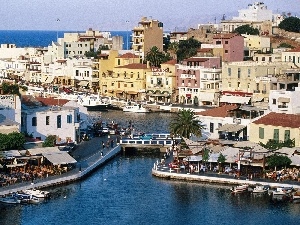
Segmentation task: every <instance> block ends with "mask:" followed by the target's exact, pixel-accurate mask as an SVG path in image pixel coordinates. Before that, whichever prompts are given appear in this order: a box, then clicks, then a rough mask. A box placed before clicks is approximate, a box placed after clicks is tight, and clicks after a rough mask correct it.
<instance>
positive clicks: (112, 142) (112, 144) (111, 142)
mask: <svg viewBox="0 0 300 225" xmlns="http://www.w3.org/2000/svg"><path fill="white" fill-rule="evenodd" d="M110 147H111V148H113V147H114V140H113V139H111V141H110Z"/></svg>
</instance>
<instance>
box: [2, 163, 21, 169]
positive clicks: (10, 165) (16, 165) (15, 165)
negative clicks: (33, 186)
mask: <svg viewBox="0 0 300 225" xmlns="http://www.w3.org/2000/svg"><path fill="white" fill-rule="evenodd" d="M25 165H26V163H18V164H8V165H6V167H7V168H10V167H18V166H25Z"/></svg>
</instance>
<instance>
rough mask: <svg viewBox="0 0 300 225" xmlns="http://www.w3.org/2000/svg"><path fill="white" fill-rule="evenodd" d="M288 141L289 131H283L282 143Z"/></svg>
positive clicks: (289, 137)
mask: <svg viewBox="0 0 300 225" xmlns="http://www.w3.org/2000/svg"><path fill="white" fill-rule="evenodd" d="M289 139H291V136H290V130H285V131H284V141H287V140H289Z"/></svg>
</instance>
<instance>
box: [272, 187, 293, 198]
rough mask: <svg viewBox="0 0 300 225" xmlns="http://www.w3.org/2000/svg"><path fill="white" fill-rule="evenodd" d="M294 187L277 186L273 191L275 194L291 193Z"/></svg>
mask: <svg viewBox="0 0 300 225" xmlns="http://www.w3.org/2000/svg"><path fill="white" fill-rule="evenodd" d="M292 190H293V189H292V188H287V187H277V188H276V189H275V190H274V191H273V192H272V194H273V196H284V195H290V194H291V193H292Z"/></svg>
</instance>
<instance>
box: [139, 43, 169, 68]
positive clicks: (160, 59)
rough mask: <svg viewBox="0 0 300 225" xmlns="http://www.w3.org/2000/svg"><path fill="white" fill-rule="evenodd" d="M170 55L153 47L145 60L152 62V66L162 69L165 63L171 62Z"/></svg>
mask: <svg viewBox="0 0 300 225" xmlns="http://www.w3.org/2000/svg"><path fill="white" fill-rule="evenodd" d="M170 59H171V57H170V54H166V53H164V52H161V51H159V49H158V48H157V47H156V46H153V47H152V48H151V49H150V50H149V51H148V52H147V53H146V56H145V60H146V61H149V62H150V65H151V66H155V67H160V65H161V64H162V63H164V62H167V61H168V60H170Z"/></svg>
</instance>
